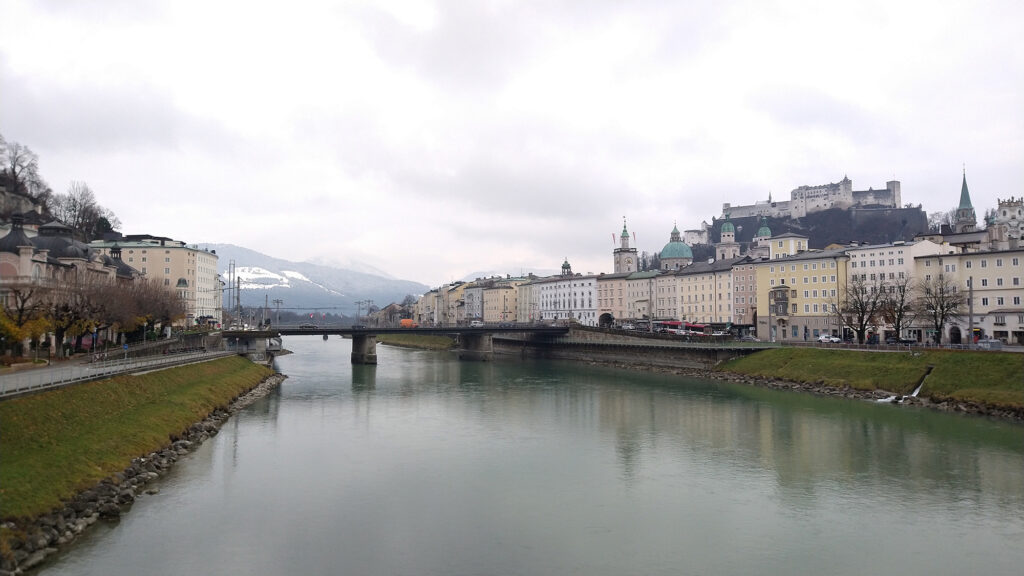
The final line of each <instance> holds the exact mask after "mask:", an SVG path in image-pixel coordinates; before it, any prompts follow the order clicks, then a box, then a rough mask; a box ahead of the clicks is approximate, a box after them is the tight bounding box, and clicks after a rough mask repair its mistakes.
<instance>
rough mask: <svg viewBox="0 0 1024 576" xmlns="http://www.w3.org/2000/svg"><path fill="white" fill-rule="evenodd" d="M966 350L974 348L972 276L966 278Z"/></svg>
mask: <svg viewBox="0 0 1024 576" xmlns="http://www.w3.org/2000/svg"><path fill="white" fill-rule="evenodd" d="M967 334H968V336H967V349H968V350H971V349H973V348H974V276H968V277H967Z"/></svg>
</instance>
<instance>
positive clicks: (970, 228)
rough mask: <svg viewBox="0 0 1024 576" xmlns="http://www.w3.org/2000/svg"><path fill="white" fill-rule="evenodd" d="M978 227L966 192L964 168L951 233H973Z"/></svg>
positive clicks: (968, 193) (965, 170)
mask: <svg viewBox="0 0 1024 576" xmlns="http://www.w3.org/2000/svg"><path fill="white" fill-rule="evenodd" d="M977 225H978V218H977V216H976V215H975V213H974V206H973V205H971V193H970V192H969V191H968V190H967V168H966V167H965V168H964V182H963V184H962V185H961V186H960V205H959V206H958V207H957V209H956V216H955V217H954V220H953V231H954V232H956V233H957V234H960V233H961V232H974V230H975V229H976V228H977Z"/></svg>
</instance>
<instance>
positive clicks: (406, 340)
mask: <svg viewBox="0 0 1024 576" xmlns="http://www.w3.org/2000/svg"><path fill="white" fill-rule="evenodd" d="M377 342H378V343H380V344H387V345H389V346H400V347H402V348H416V349H419V350H451V349H452V348H453V347H454V346H455V340H453V339H451V338H449V337H447V336H431V335H428V334H378V335H377Z"/></svg>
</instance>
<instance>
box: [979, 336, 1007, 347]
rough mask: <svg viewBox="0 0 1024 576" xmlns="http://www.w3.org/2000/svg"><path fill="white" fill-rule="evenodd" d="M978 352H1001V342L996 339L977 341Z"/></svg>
mask: <svg viewBox="0 0 1024 576" xmlns="http://www.w3.org/2000/svg"><path fill="white" fill-rule="evenodd" d="M977 345H978V349H979V350H1002V349H1003V341H1002V340H998V339H996V338H986V339H984V340H978V342H977Z"/></svg>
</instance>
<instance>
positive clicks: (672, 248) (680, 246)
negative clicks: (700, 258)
mask: <svg viewBox="0 0 1024 576" xmlns="http://www.w3.org/2000/svg"><path fill="white" fill-rule="evenodd" d="M658 256H659V257H660V258H661V259H662V260H664V259H666V258H689V259H690V260H693V250H690V247H689V246H687V245H686V242H683V240H682V238H681V237H680V236H679V228H678V227H677V226H675V225H674V224H673V226H672V234H670V235H669V237H668V244H665V247H664V248H662V250H661V254H659V255H658Z"/></svg>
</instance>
